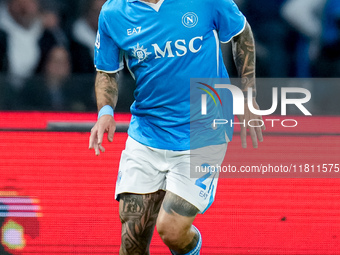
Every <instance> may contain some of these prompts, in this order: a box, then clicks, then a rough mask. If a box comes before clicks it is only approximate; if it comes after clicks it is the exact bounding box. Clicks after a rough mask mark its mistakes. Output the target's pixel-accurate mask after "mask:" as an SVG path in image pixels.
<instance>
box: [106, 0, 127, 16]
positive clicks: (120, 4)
mask: <svg viewBox="0 0 340 255" xmlns="http://www.w3.org/2000/svg"><path fill="white" fill-rule="evenodd" d="M126 4H127V0H108V1H106V2H105V3H104V5H103V6H102V10H101V13H102V14H104V15H107V14H112V13H117V12H121V11H122V10H123V8H124V6H125V5H126Z"/></svg>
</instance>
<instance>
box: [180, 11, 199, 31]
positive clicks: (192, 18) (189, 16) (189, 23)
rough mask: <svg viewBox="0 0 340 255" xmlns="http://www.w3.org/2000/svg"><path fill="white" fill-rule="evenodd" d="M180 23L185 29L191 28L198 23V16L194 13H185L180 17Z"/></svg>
mask: <svg viewBox="0 0 340 255" xmlns="http://www.w3.org/2000/svg"><path fill="white" fill-rule="evenodd" d="M182 23H183V25H184V26H185V27H187V28H192V27H194V26H196V25H197V23H198V16H197V14H196V13H194V12H187V13H186V14H184V15H183V17H182Z"/></svg>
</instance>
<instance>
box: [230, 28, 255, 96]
mask: <svg viewBox="0 0 340 255" xmlns="http://www.w3.org/2000/svg"><path fill="white" fill-rule="evenodd" d="M232 46H233V47H232V48H233V55H234V61H235V65H236V68H237V71H238V74H239V76H240V78H241V86H242V90H243V91H247V90H248V88H253V91H256V87H255V58H256V57H255V42H254V37H253V33H252V31H251V28H250V26H249V24H248V23H247V24H246V27H245V29H244V31H243V32H242V33H241V34H240V35H238V36H236V37H234V38H233V40H232Z"/></svg>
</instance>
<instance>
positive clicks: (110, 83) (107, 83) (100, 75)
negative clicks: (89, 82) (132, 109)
mask: <svg viewBox="0 0 340 255" xmlns="http://www.w3.org/2000/svg"><path fill="white" fill-rule="evenodd" d="M95 91H96V98H97V107H98V110H99V109H101V108H102V107H103V106H104V105H110V106H111V107H112V108H113V109H115V107H116V104H117V101H118V84H117V80H116V74H115V73H114V74H109V73H104V72H100V71H98V72H97V76H96V82H95Z"/></svg>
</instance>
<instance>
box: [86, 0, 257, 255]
mask: <svg viewBox="0 0 340 255" xmlns="http://www.w3.org/2000/svg"><path fill="white" fill-rule="evenodd" d="M229 41H232V44H233V54H234V59H235V63H236V66H237V69H238V73H239V76H240V77H241V78H242V90H243V91H244V92H245V94H246V91H247V89H248V88H249V87H251V88H253V89H254V91H255V46H254V39H253V36H252V32H251V28H250V26H249V24H248V23H247V21H246V19H245V17H244V16H243V14H242V13H241V12H240V11H239V9H238V8H237V6H236V5H235V3H234V2H233V1H232V0H196V1H189V0H182V1H173V0H143V1H142V0H109V1H107V2H106V3H105V4H104V6H103V8H102V10H101V14H100V16H99V27H98V34H97V39H96V43H95V66H96V68H97V77H96V82H95V89H96V98H97V105H98V110H99V113H98V121H97V123H96V124H95V126H94V127H93V128H92V130H91V136H90V141H89V148H90V149H94V151H95V154H96V155H99V154H100V152H104V147H103V145H102V142H103V134H104V133H105V132H107V133H108V140H109V141H110V142H112V140H113V135H114V132H115V128H116V123H115V121H114V117H113V115H114V112H113V109H114V108H115V106H116V103H117V95H118V86H117V73H118V72H119V71H120V70H122V68H123V57H125V60H126V63H127V67H128V68H129V70H130V71H131V74H132V76H133V77H134V78H135V80H136V89H135V92H134V96H135V102H134V103H133V104H132V106H131V113H132V119H131V123H130V127H129V130H128V134H129V137H128V139H127V142H126V148H125V150H124V151H123V152H122V156H121V161H120V166H119V173H118V178H117V184H116V199H117V200H119V213H120V219H121V222H122V233H121V247H120V251H119V252H120V254H131V255H132V254H149V245H150V242H151V238H152V235H153V231H154V228H155V225H156V226H157V231H158V233H159V235H160V236H161V238H162V240H163V242H164V243H165V244H166V245H167V246H168V247H169V249H170V251H171V254H191V255H194V254H199V253H200V249H201V245H202V239H201V235H200V232H199V231H198V229H197V228H196V227H194V226H193V225H192V223H193V221H194V219H195V217H196V215H197V214H198V213H204V212H205V211H206V210H207V209H208V208H209V206H210V205H211V203H212V202H213V200H214V196H215V192H216V186H217V179H218V178H217V177H218V175H217V174H216V173H215V174H213V173H210V172H208V173H206V174H204V175H202V176H199V177H198V178H191V175H190V169H191V166H192V165H193V164H195V165H198V166H212V165H215V164H221V162H222V160H223V157H224V155H225V153H226V149H227V144H228V142H229V141H230V140H231V134H232V129H230V128H227V127H226V125H225V126H223V127H222V126H219V127H211V126H210V124H209V125H206V126H204V125H203V128H201V129H199V130H198V131H199V132H198V131H197V130H193V131H192V130H191V127H190V125H191V124H192V119H193V117H194V119H195V116H196V115H195V114H194V115H191V113H190V93H191V91H190V87H191V85H190V81H191V78H227V77H228V74H227V71H226V68H225V66H224V64H223V60H222V54H221V50H220V42H222V43H227V42H229ZM200 85H202V86H205V88H212V89H214V88H213V87H212V86H211V84H205V83H201V84H200ZM205 88H203V87H202V88H201V89H203V90H204V89H205ZM252 96H253V105H254V107H258V106H257V104H256V100H255V93H254V94H253V95H252ZM210 101H212V100H210ZM231 101H232V99H230V98H229V100H228V102H223V113H221V110H220V109H217V108H216V109H217V110H216V114H217V115H216V116H223V117H224V116H226V115H228V116H229V117H230V112H231V113H232V110H231V109H232V105H231ZM207 105H208V110H209V111H210V110H211V109H212V107H211V102H210V103H207ZM221 105H222V101H221ZM214 109H215V108H214ZM212 112H214V111H213V110H212ZM221 114H223V115H221ZM214 116H215V115H214ZM239 119H240V122H243V121H244V120H248V119H252V120H253V119H256V120H258V121H259V122H260V119H261V117H260V116H255V115H253V114H252V113H251V112H250V111H249V109H248V107H247V106H246V105H245V114H244V115H243V116H240V117H239ZM246 122H247V121H246ZM203 123H204V122H203ZM197 126H201V125H197ZM253 126H255V125H253ZM241 128H242V130H241V140H242V146H243V147H246V146H247V143H246V134H247V128H249V131H250V134H251V138H252V143H253V146H254V147H257V146H258V143H257V142H258V140H259V141H262V139H263V138H262V131H261V128H252V127H248V126H244V127H243V126H241ZM204 130H206V134H207V135H206V134H205V133H204V132H203V131H204ZM192 134H194V135H192ZM206 137H208V139H206ZM191 138H194V140H195V141H193V140H192V139H191ZM215 138H216V139H215ZM208 177H211V178H208Z"/></svg>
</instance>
